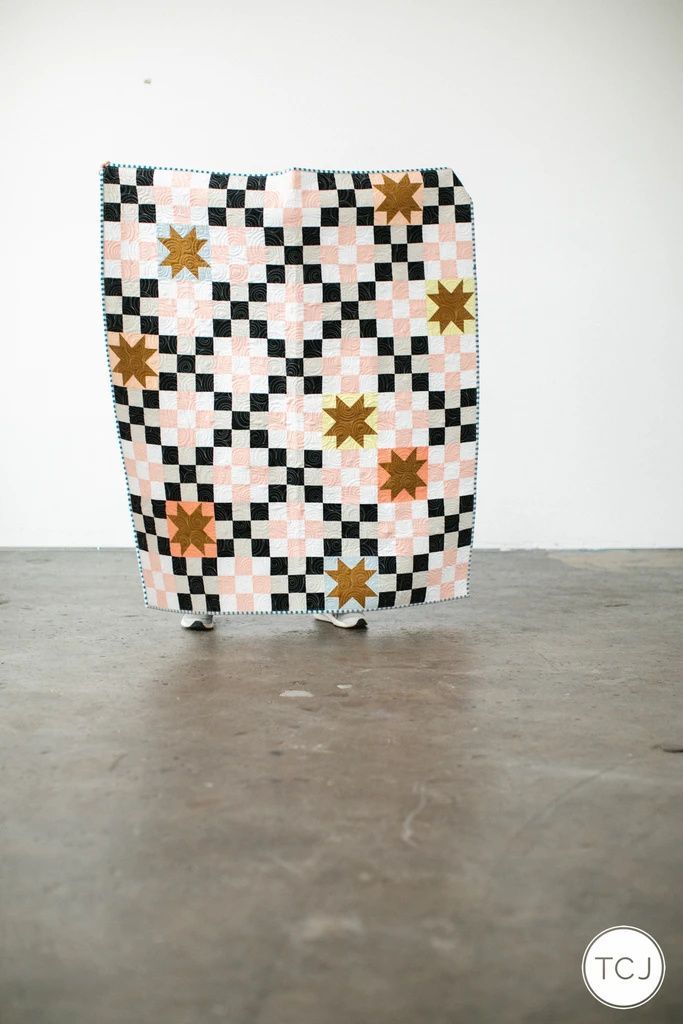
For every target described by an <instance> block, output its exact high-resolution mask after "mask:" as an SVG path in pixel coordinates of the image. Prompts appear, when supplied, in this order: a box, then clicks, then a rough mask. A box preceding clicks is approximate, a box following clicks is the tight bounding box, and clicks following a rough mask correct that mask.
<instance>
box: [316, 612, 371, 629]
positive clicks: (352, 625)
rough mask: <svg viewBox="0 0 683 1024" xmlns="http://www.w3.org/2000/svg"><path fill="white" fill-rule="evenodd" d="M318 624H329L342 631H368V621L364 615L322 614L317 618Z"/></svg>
mask: <svg viewBox="0 0 683 1024" xmlns="http://www.w3.org/2000/svg"><path fill="white" fill-rule="evenodd" d="M315 620H316V622H329V623H330V625H331V626H339V628H340V629H367V626H368V624H367V621H366V620H365V619H364V618H363V616H362V615H340V614H339V612H321V613H320V614H319V615H316V616H315Z"/></svg>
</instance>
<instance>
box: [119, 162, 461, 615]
mask: <svg viewBox="0 0 683 1024" xmlns="http://www.w3.org/2000/svg"><path fill="white" fill-rule="evenodd" d="M101 214H102V298H103V315H104V323H105V333H106V348H107V354H108V365H109V373H110V382H111V389H112V394H113V401H114V408H115V415H116V423H117V429H118V435H119V440H120V448H121V455H122V459H123V464H124V468H125V475H126V481H127V488H128V498H129V504H130V512H131V517H132V522H133V529H134V536H135V543H136V548H137V553H138V560H139V568H140V574H141V579H142V584H143V593H144V598H145V603H146V604H147V605H148V606H149V607H154V608H162V609H170V610H174V611H182V612H195V613H206V612H210V613H214V614H219V613H235V612H247V613H248V612H252V613H253V612H261V613H273V612H304V613H305V612H310V613H314V612H322V611H332V612H342V613H343V612H358V611H371V610H374V609H381V608H396V607H403V606H409V605H422V604H424V603H428V602H434V601H445V600H449V599H452V598H457V597H463V596H465V595H466V594H467V592H468V586H469V565H470V554H471V546H472V528H473V514H474V496H475V467H476V455H477V452H476V438H477V394H478V391H477V388H478V365H477V331H476V315H477V314H476V287H475V265H474V238H473V225H472V203H471V199H470V197H469V195H468V193H467V192H466V191H465V189H464V187H463V186H462V184H461V182H460V180H459V179H458V177H457V176H456V175H455V174H454V172H453V171H452V170H450V169H448V168H436V169H426V170H425V169H422V170H405V171H376V172H375V171H369V172H365V171H355V172H350V171H318V170H306V169H302V168H293V169H290V170H286V171H276V172H273V173H267V174H237V173H232V172H231V173H223V172H220V173H217V172H214V173H211V172H205V171H197V170H175V169H171V168H165V167H159V168H157V167H146V166H140V167H137V166H130V165H115V164H107V165H105V166H104V168H103V169H102V172H101Z"/></svg>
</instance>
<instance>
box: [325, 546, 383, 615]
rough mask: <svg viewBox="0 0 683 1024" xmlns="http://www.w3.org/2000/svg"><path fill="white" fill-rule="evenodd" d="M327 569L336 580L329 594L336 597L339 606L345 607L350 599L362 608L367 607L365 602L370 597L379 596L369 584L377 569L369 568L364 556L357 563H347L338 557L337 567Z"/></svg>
mask: <svg viewBox="0 0 683 1024" xmlns="http://www.w3.org/2000/svg"><path fill="white" fill-rule="evenodd" d="M325 571H326V574H327V575H328V576H330V577H331V578H332V579H333V580H334V582H335V586H334V587H333V589H332V590H330V592H329V594H328V595H327V596H328V597H336V598H337V599H338V601H339V608H343V607H344V605H345V604H348V603H349V601H355V602H356V604H358V605H359V606H360V607H361V608H365V602H366V601H367V599H368V598H369V597H377V593H376V591H374V590H373V589H372V588H371V587H369V586H368V580H370V579H372V577H373V576H374V575H375V572H376V570H375V569H372V568H367V567H366V564H365V559H364V558H361V560H360V561H359V562H356V564H355V565H347V564H346V562H343V561H342V560H341V558H338V559H337V567H336V569H326V570H325Z"/></svg>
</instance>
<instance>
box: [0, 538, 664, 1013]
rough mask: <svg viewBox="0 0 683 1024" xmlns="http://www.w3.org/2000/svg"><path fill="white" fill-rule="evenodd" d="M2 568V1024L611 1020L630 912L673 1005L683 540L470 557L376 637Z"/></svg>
mask: <svg viewBox="0 0 683 1024" xmlns="http://www.w3.org/2000/svg"><path fill="white" fill-rule="evenodd" d="M0 567H1V576H0V579H1V581H2V583H1V587H2V592H3V602H4V606H3V609H2V613H3V614H2V621H3V625H4V629H3V630H2V636H3V647H4V653H3V655H2V665H1V670H2V685H1V687H0V762H1V772H2V774H1V778H2V782H1V786H2V793H1V802H0V818H1V821H0V828H1V830H2V831H1V839H0V843H1V846H0V901H1V904H0V905H1V917H0V1020H1V1021H2V1024H204V1022H207V1024H212V1022H214V1021H225V1022H228V1024H478V1022H484V1024H489V1022H491V1024H494V1022H495V1024H520V1022H524V1024H527V1022H528V1024H579V1022H580V1024H593V1022H596V1024H599V1022H604V1021H608V1020H610V1019H613V1018H614V1016H615V1014H616V1011H614V1010H608V1009H606V1008H605V1007H603V1006H601V1005H600V1004H599V1003H597V1002H596V1001H595V1000H594V999H593V998H592V997H591V996H590V995H589V994H588V993H587V991H586V990H585V988H584V985H583V982H582V980H581V973H580V961H581V956H582V953H583V950H584V947H585V945H586V943H587V942H588V941H589V939H590V938H592V936H593V935H595V934H596V933H597V932H598V931H601V930H602V929H604V928H607V927H609V926H611V925H617V924H633V925H636V926H638V927H640V928H644V929H646V930H647V931H650V932H652V933H653V935H654V936H655V938H657V939H658V941H659V942H660V944H661V946H662V947H663V949H664V953H665V955H666V957H667V962H668V971H667V976H666V979H665V981H664V985H663V986H662V989H661V991H660V992H659V994H658V995H657V996H656V997H655V999H654V1000H653V1001H652V1002H651V1003H649V1004H648V1005H647V1006H645V1007H643V1008H641V1009H637V1010H632V1011H630V1014H629V1015H628V1020H629V1022H639V1021H656V1022H673V1021H677V1022H678V1021H680V1020H681V1016H682V1012H683V1011H682V1009H681V1007H682V1004H683V969H682V960H683V929H682V928H681V916H682V909H681V900H680V890H681V880H682V878H683V871H682V867H681V864H682V858H683V853H682V850H683V816H682V815H681V797H682V796H683V753H674V752H666V751H665V750H663V749H662V745H663V746H672V747H679V748H680V747H683V718H682V717H681V688H680V686H679V682H680V676H681V669H682V668H683V650H682V646H681V633H682V630H681V625H682V618H683V616H682V613H683V552H649V553H647V552H612V553H605V552H602V553H600V552H598V553H593V554H588V553H576V552H575V553H552V554H544V553H519V552H516V553H515V552H512V553H482V554H476V555H475V560H474V568H473V596H472V598H471V599H470V600H469V601H456V602H454V603H450V604H443V605H436V606H432V607H427V608H424V609H415V610H404V611H398V612H386V611H385V612H380V613H377V614H376V615H374V616H371V617H370V630H369V631H368V632H367V633H356V632H344V631H341V630H335V629H333V628H331V627H329V626H324V625H320V624H316V623H315V622H313V621H312V620H311V619H309V618H307V617H299V616H294V617H291V618H290V617H287V616H278V617H273V618H270V617H254V618H250V617H239V618H228V619H224V620H221V622H220V623H219V626H218V628H217V629H216V630H215V632H214V633H213V634H209V635H200V634H188V633H185V632H181V630H180V629H179V621H178V617H177V616H175V615H169V614H163V613H160V612H151V611H149V612H148V611H145V610H144V609H143V608H142V607H141V593H140V590H139V584H138V581H137V575H136V568H135V560H134V557H133V555H132V553H130V552H128V551H116V552H112V551H102V552H93V551H77V552H64V551H35V550H33V551H25V552H12V551H5V552H3V553H2V555H1V557H0ZM287 690H305V691H308V692H309V693H310V696H299V697H295V696H283V693H284V691H287ZM620 1019H621V1018H620Z"/></svg>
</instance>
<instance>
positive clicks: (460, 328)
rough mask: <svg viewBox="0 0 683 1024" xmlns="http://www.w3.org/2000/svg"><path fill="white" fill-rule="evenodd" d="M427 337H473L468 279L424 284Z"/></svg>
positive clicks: (473, 316) (469, 283) (473, 329)
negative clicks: (447, 335) (440, 335)
mask: <svg viewBox="0 0 683 1024" xmlns="http://www.w3.org/2000/svg"><path fill="white" fill-rule="evenodd" d="M425 286H426V300H425V301H426V315H427V331H428V333H429V334H432V335H434V334H474V332H475V306H474V303H475V297H474V281H473V279H472V278H471V277H453V278H447V279H444V280H441V281H426V282H425Z"/></svg>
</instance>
